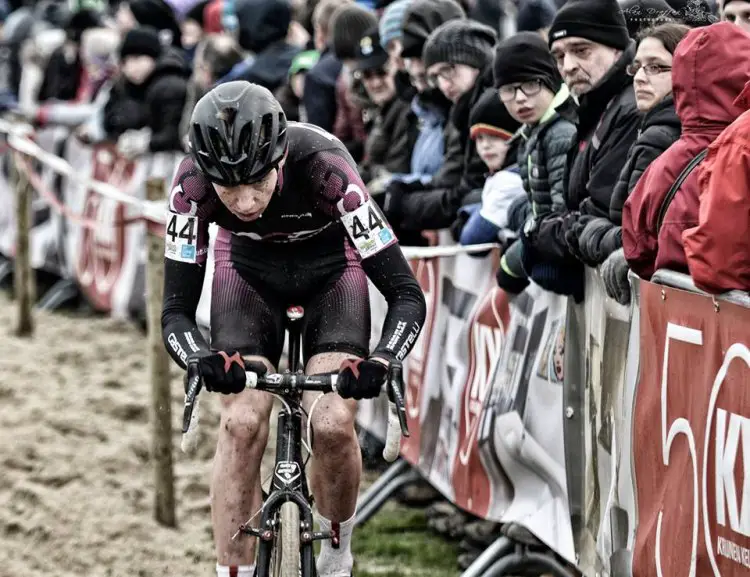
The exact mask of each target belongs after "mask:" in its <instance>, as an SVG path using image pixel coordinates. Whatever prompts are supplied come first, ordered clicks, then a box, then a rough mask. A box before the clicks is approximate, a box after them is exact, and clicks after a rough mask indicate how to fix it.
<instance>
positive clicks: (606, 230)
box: [578, 218, 622, 267]
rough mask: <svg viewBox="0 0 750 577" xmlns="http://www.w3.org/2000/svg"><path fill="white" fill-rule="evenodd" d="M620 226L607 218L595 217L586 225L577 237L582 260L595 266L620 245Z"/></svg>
mask: <svg viewBox="0 0 750 577" xmlns="http://www.w3.org/2000/svg"><path fill="white" fill-rule="evenodd" d="M621 238H622V236H621V234H620V227H618V226H615V224H614V223H613V222H612V221H611V220H609V219H608V218H595V219H594V220H592V221H591V222H589V223H588V224H587V225H586V228H584V229H583V232H582V233H581V235H580V236H579V237H578V249H579V250H580V252H581V256H582V257H583V262H584V263H585V264H587V265H588V266H591V267H595V266H599V265H600V264H602V263H603V262H604V261H605V260H606V258H607V257H608V256H609V255H610V254H611V253H613V252H614V251H615V250H617V249H618V248H620V246H622V241H621Z"/></svg>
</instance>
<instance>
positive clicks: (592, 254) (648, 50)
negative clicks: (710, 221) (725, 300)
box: [578, 24, 689, 304]
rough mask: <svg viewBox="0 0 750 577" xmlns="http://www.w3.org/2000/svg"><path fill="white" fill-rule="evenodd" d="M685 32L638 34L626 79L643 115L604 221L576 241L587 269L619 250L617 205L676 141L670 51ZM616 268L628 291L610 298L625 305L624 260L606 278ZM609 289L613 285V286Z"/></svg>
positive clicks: (663, 29)
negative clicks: (633, 89)
mask: <svg viewBox="0 0 750 577" xmlns="http://www.w3.org/2000/svg"><path fill="white" fill-rule="evenodd" d="M688 30H689V28H688V27H687V26H684V25H682V24H662V25H661V26H657V27H656V28H652V29H648V30H644V31H643V32H642V33H641V37H640V40H639V44H638V50H637V51H636V54H635V59H634V60H633V64H631V65H630V67H629V68H628V73H629V74H631V75H633V79H634V84H635V100H636V105H637V106H638V110H640V111H641V112H642V113H643V115H644V116H643V119H642V121H641V127H640V130H639V132H638V140H636V142H635V144H633V146H632V147H631V149H630V151H629V152H628V159H627V161H626V162H625V166H624V167H623V169H622V172H621V173H620V177H619V179H618V181H617V184H616V185H615V190H614V193H613V194H612V204H611V205H610V207H609V218H595V219H594V220H593V221H591V222H589V223H588V224H587V225H586V227H585V229H584V230H583V232H582V233H581V236H580V238H579V239H578V245H579V251H580V254H581V255H582V257H583V260H584V262H586V264H588V265H590V266H597V265H599V264H602V263H603V262H604V261H605V259H607V257H609V255H611V254H612V253H613V252H615V251H616V250H618V249H620V248H621V247H622V229H621V224H622V205H623V204H624V203H625V200H626V199H627V197H628V195H629V194H630V192H631V191H632V190H633V189H634V188H635V185H636V184H637V183H638V180H639V179H640V178H641V175H642V174H643V173H644V171H645V170H646V168H648V166H649V165H650V164H651V163H652V162H653V161H654V160H655V159H656V158H658V157H659V156H660V155H661V154H662V153H663V152H664V151H665V150H666V149H667V148H669V147H670V146H671V145H672V143H673V142H674V141H676V140H677V139H678V138H679V137H680V130H681V128H680V119H679V118H678V116H677V112H676V111H675V106H674V98H673V97H672V72H671V71H672V60H673V54H674V51H675V50H676V49H677V45H678V44H679V42H680V41H681V40H682V38H683V37H684V36H685V34H687V32H688ZM615 261H616V262H619V263H620V265H621V268H620V271H619V275H620V277H619V278H620V279H621V280H622V282H623V283H624V284H621V285H620V286H625V287H626V288H627V289H628V290H626V291H625V294H622V295H619V296H622V299H624V301H622V300H621V299H620V298H619V296H618V295H615V294H611V295H610V296H611V297H612V298H616V299H617V300H620V301H621V302H622V304H627V302H628V299H629V298H630V290H629V287H628V280H627V264H626V262H625V256H624V255H623V254H622V253H620V254H618V255H616V256H615V257H614V259H613V262H611V263H610V264H609V265H608V274H614V273H615V272H616V271H615V270H614V269H613V268H610V267H612V266H613V265H614V263H615ZM613 286H614V285H613Z"/></svg>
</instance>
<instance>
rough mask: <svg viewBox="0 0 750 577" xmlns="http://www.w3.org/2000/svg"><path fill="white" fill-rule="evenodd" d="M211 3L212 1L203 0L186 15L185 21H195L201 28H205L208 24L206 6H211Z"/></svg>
mask: <svg viewBox="0 0 750 577" xmlns="http://www.w3.org/2000/svg"><path fill="white" fill-rule="evenodd" d="M210 1H211V0H202V1H201V2H198V3H197V4H196V5H195V6H193V7H192V8H191V9H190V10H188V11H187V12H186V13H185V20H194V21H195V22H197V23H198V24H199V25H200V27H201V28H203V25H204V24H205V23H206V20H205V14H204V13H205V11H206V6H208V5H209V3H210Z"/></svg>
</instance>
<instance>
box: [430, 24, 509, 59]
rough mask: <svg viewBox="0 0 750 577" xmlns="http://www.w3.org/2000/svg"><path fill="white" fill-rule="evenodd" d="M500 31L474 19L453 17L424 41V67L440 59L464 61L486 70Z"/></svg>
mask: <svg viewBox="0 0 750 577" xmlns="http://www.w3.org/2000/svg"><path fill="white" fill-rule="evenodd" d="M496 41H497V34H496V33H495V31H494V30H493V29H492V28H490V27H489V26H485V25H484V24H480V23H478V22H474V21H473V20H451V21H449V22H446V23H445V24H441V25H440V26H439V27H438V28H436V29H435V30H434V31H433V32H432V34H430V36H429V38H427V42H426V43H425V45H424V51H423V52H422V60H423V61H424V66H425V68H429V67H430V66H432V65H433V64H438V63H439V62H447V63H448V64H465V65H466V66H471V67H472V68H476V69H478V70H483V69H484V68H485V67H486V66H487V65H488V64H490V63H491V62H492V57H493V48H494V46H495V42H496Z"/></svg>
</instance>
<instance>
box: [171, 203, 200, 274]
mask: <svg viewBox="0 0 750 577" xmlns="http://www.w3.org/2000/svg"><path fill="white" fill-rule="evenodd" d="M164 240H165V243H164V256H166V257H167V258H170V259H172V260H176V261H179V262H189V263H194V262H197V259H198V218H197V217H195V216H188V215H184V214H175V213H173V212H170V213H169V216H168V218H167V230H166V234H165V235H164Z"/></svg>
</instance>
